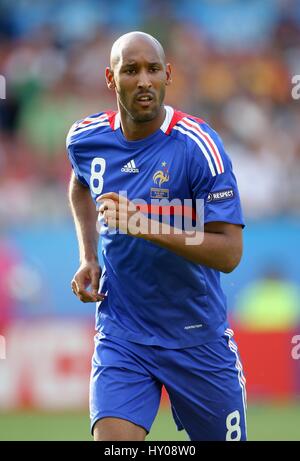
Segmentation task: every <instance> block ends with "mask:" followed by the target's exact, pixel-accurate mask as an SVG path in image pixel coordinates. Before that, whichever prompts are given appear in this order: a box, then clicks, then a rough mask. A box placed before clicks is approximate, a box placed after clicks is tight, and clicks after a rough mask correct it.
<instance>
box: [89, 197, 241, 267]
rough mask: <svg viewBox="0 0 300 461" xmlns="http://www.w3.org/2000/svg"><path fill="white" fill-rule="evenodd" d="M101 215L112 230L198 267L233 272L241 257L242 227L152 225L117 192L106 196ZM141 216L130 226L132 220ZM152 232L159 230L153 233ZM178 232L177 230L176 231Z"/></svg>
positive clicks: (99, 200)
mask: <svg viewBox="0 0 300 461" xmlns="http://www.w3.org/2000/svg"><path fill="white" fill-rule="evenodd" d="M97 201H98V202H101V206H100V208H99V212H100V213H101V214H102V216H103V218H104V222H105V223H106V225H108V227H109V228H110V229H119V230H121V231H122V232H125V233H126V234H128V235H131V236H132V237H137V238H142V239H144V240H148V241H149V242H152V243H154V244H156V245H159V246H161V247H163V248H166V249H167V250H170V251H173V252H174V253H176V254H178V255H179V256H182V257H183V258H186V259H188V260H190V261H192V262H194V263H196V264H203V265H206V266H208V267H211V268H212V269H216V270H219V271H221V272H231V271H232V270H233V269H234V268H235V267H236V266H237V265H238V263H239V261H240V259H241V256H242V247H243V244H242V226H241V225H238V224H230V223H227V222H221V221H220V222H217V221H214V222H208V223H206V224H205V225H204V231H203V232H201V231H196V230H195V231H193V235H192V236H191V232H185V231H181V232H180V233H177V232H176V229H175V228H174V227H172V226H170V225H169V224H166V223H160V224H159V228H157V224H158V223H157V222H153V221H152V220H151V219H149V218H148V217H146V216H145V215H144V214H143V213H142V212H140V211H138V209H137V207H136V206H135V205H134V204H133V203H132V202H130V201H129V200H127V198H125V197H122V196H121V195H118V194H116V193H114V192H110V193H107V194H103V195H101V196H100V197H98V199H97ZM134 215H135V216H138V217H139V218H138V219H134V222H137V223H138V226H132V225H130V224H131V223H132V221H133V220H132V217H134ZM151 229H156V231H155V232H152V231H151ZM177 230H178V229H177Z"/></svg>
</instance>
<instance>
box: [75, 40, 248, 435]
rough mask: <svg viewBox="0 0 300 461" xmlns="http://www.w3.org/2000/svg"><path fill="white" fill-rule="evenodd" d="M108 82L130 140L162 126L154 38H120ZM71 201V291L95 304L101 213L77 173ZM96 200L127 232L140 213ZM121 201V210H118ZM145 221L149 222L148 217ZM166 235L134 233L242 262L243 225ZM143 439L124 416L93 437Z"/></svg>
mask: <svg viewBox="0 0 300 461" xmlns="http://www.w3.org/2000/svg"><path fill="white" fill-rule="evenodd" d="M106 81H107V85H108V88H109V89H111V90H113V91H115V94H116V98H117V104H118V108H119V112H120V118H121V128H122V131H123V134H124V136H125V138H126V139H127V140H129V141H134V140H138V139H142V138H144V137H146V136H149V135H151V134H152V133H154V132H155V131H156V130H158V129H159V128H160V126H161V125H162V123H163V121H164V117H165V109H164V106H163V100H164V97H165V90H166V87H167V86H168V85H169V84H170V83H171V67H170V64H167V63H166V62H165V55H164V51H163V49H162V47H161V45H160V44H159V43H158V42H157V41H156V40H155V39H154V38H153V37H151V36H149V35H147V34H143V33H140V32H132V33H130V34H126V35H125V36H122V37H121V38H120V39H119V40H117V42H115V44H114V45H113V47H112V52H111V62H110V67H108V68H107V69H106ZM69 199H70V204H71V208H72V212H73V217H74V221H75V226H76V231H77V237H78V242H79V252H80V267H79V269H78V271H77V272H76V274H75V275H74V278H73V280H72V283H71V286H72V290H73V292H74V294H75V295H76V296H77V297H78V298H79V299H80V300H81V301H83V302H95V301H97V300H101V299H104V295H103V294H98V289H99V277H100V275H101V269H100V266H99V262H98V254H97V244H98V234H97V233H96V232H95V221H96V219H97V212H96V210H95V207H94V204H93V202H92V199H91V197H90V194H89V190H88V189H87V188H85V187H84V186H83V185H82V184H81V183H80V182H79V181H78V180H77V179H76V178H75V176H74V175H72V178H71V182H70V189H69ZM98 200H99V201H101V206H100V211H99V212H100V213H101V214H102V215H103V218H104V219H105V220H106V221H107V223H108V224H109V227H111V228H113V227H115V228H121V229H124V228H126V229H127V230H128V226H127V225H128V219H129V218H130V217H131V216H132V215H133V214H134V213H136V212H137V211H136V210H135V209H134V206H133V208H131V211H129V212H127V214H126V213H125V209H128V207H129V206H132V204H131V203H130V202H129V201H127V200H126V201H125V202H124V199H122V197H120V196H119V195H118V194H116V193H115V192H109V193H106V194H103V195H102V196H100V197H99V198H98ZM120 203H122V204H123V206H121V207H120ZM132 210H134V211H132ZM141 219H142V220H144V221H145V224H149V220H148V218H146V217H145V216H141ZM112 220H113V223H112ZM164 230H166V229H164ZM167 231H168V234H167V235H166V234H165V233H163V232H160V233H158V234H154V235H151V234H149V233H142V232H140V233H138V234H131V235H134V237H136V238H143V239H145V240H149V241H151V242H152V243H154V244H156V245H159V246H161V247H163V248H166V249H168V250H169V251H173V252H174V253H176V254H178V255H180V256H182V257H184V258H186V259H188V260H190V261H192V262H194V263H197V264H203V265H206V266H208V267H211V268H214V269H217V270H219V271H222V272H231V271H232V270H233V269H234V268H235V267H236V266H237V265H238V263H239V261H240V259H241V255H242V229H241V226H239V225H234V224H229V223H225V222H212V223H208V224H206V225H205V228H204V233H203V232H202V234H201V237H203V239H202V243H201V244H199V245H192V246H191V245H187V244H186V237H187V236H186V235H185V234H184V233H182V234H180V235H176V234H174V232H173V230H172V228H170V227H169V228H168V229H167ZM96 234H97V235H96ZM129 234H130V231H129ZM145 437H146V431H145V429H144V428H142V427H140V426H137V425H135V424H133V423H132V422H130V421H127V420H124V419H120V418H107V417H106V418H102V419H100V420H99V421H97V422H96V424H95V426H94V439H95V440H99V441H109V440H114V441H118V440H120V441H121V440H139V441H141V440H144V439H145Z"/></svg>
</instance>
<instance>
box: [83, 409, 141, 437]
mask: <svg viewBox="0 0 300 461" xmlns="http://www.w3.org/2000/svg"><path fill="white" fill-rule="evenodd" d="M103 418H119V419H125V420H126V421H129V422H130V423H133V424H136V425H137V426H140V427H142V428H143V429H145V431H146V432H147V435H148V434H149V432H150V427H146V425H145V423H143V422H141V421H139V420H137V419H136V418H131V417H130V416H127V415H123V414H121V413H115V412H109V413H100V414H99V415H97V416H96V417H95V418H93V420H92V422H91V434H92V435H94V426H95V424H96V423H97V422H98V421H99V420H100V419H103Z"/></svg>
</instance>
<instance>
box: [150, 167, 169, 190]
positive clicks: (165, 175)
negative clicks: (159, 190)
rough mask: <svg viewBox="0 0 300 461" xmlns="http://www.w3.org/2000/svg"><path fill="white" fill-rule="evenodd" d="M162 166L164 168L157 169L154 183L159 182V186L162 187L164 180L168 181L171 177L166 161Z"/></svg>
mask: <svg viewBox="0 0 300 461" xmlns="http://www.w3.org/2000/svg"><path fill="white" fill-rule="evenodd" d="M162 167H163V169H162V170H159V171H156V172H155V173H154V175H153V181H154V184H157V185H158V186H159V187H161V185H162V184H163V183H164V182H167V181H169V179H170V176H169V172H168V168H167V167H166V162H163V163H162Z"/></svg>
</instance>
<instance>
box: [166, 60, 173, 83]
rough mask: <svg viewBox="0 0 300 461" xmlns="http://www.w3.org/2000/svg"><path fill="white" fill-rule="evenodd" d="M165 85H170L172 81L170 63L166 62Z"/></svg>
mask: <svg viewBox="0 0 300 461" xmlns="http://www.w3.org/2000/svg"><path fill="white" fill-rule="evenodd" d="M166 75H167V79H166V85H171V83H172V69H171V64H169V63H168V64H166Z"/></svg>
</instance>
